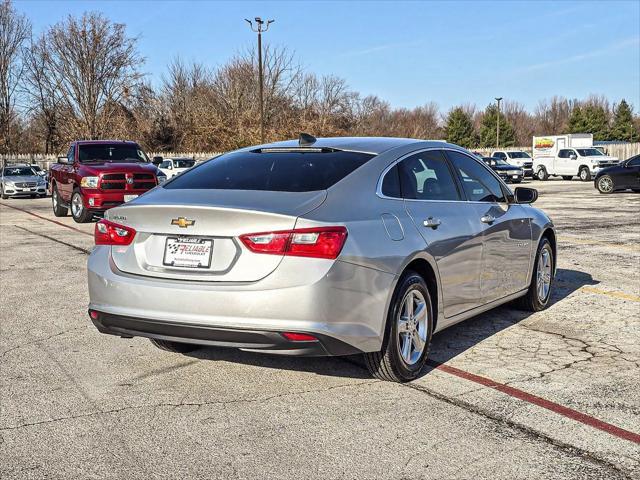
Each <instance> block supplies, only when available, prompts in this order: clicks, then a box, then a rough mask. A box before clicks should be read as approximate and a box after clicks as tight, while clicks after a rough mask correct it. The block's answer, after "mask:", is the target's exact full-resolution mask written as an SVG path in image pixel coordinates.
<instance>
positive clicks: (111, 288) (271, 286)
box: [88, 135, 556, 381]
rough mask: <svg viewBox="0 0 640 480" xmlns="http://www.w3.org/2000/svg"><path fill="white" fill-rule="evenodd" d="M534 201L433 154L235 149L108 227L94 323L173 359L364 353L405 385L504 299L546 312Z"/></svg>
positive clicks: (543, 223)
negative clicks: (238, 353)
mask: <svg viewBox="0 0 640 480" xmlns="http://www.w3.org/2000/svg"><path fill="white" fill-rule="evenodd" d="M536 198H537V193H536V191H535V190H533V189H530V188H516V189H515V192H512V191H511V190H510V189H509V187H507V185H506V184H505V183H503V181H502V180H501V179H500V178H499V177H498V176H497V175H496V174H495V173H494V172H492V171H491V169H490V168H488V167H487V166H486V165H484V164H483V162H482V161H480V160H479V159H477V158H476V157H475V156H474V155H472V154H471V153H469V152H468V151H466V150H464V149H462V148H460V147H457V146H455V145H450V144H447V143H443V142H436V141H420V140H412V139H396V138H324V139H318V140H316V139H314V138H313V137H310V136H307V135H304V136H301V139H300V141H286V142H279V143H274V144H269V145H263V146H258V147H250V148H245V149H242V150H238V151H235V152H231V153H228V154H225V155H222V156H220V157H218V158H216V159H212V160H210V161H207V162H204V163H202V164H200V165H197V166H195V167H194V168H192V169H191V170H189V171H187V172H185V173H183V174H182V175H180V176H177V177H175V178H173V179H171V180H167V182H165V183H164V184H163V185H161V186H158V187H156V188H155V189H153V190H151V191H149V192H148V193H146V194H144V195H142V196H140V197H139V198H137V199H135V200H133V201H131V202H129V203H127V204H125V205H122V206H119V207H116V208H112V209H110V210H108V211H107V212H106V215H105V219H104V220H101V221H100V222H98V223H97V224H96V229H95V239H96V245H97V247H96V248H95V249H94V250H93V252H92V254H91V256H90V258H89V264H88V269H89V294H90V305H89V314H90V316H91V319H92V320H93V322H94V324H95V325H96V327H97V328H98V330H99V331H101V332H103V333H108V334H112V335H119V336H123V337H131V336H143V337H148V338H150V339H151V341H152V342H153V343H154V344H155V345H156V346H158V347H160V348H163V349H165V350H170V351H174V352H188V351H190V350H193V349H195V348H197V346H198V345H211V346H216V347H236V348H240V349H242V350H250V351H256V352H271V353H279V354H284V355H346V354H355V353H362V354H364V357H365V359H366V364H367V366H368V367H369V369H370V370H371V372H372V374H373V375H375V376H376V377H378V378H382V379H387V380H393V381H408V380H411V379H413V378H415V377H416V376H417V375H419V373H420V370H421V368H422V367H423V365H424V363H425V361H426V357H427V352H428V350H429V343H430V341H431V337H432V335H433V333H434V332H437V331H439V330H442V329H444V328H446V327H448V326H451V325H453V324H455V323H458V322H460V321H462V320H465V319H467V318H469V317H472V316H474V315H477V314H479V313H481V312H483V311H485V310H488V309H490V308H493V307H496V306H498V305H501V304H503V303H506V302H510V301H517V303H518V304H519V306H520V307H522V308H525V309H527V310H531V311H537V310H541V309H544V308H546V306H547V305H548V303H549V297H550V295H551V287H552V282H553V277H554V273H555V266H556V261H555V259H556V235H555V232H554V227H553V224H552V222H551V220H549V218H548V217H547V216H546V215H545V214H544V213H543V212H541V211H540V210H537V209H536V208H533V207H532V206H530V205H529V204H530V203H532V202H533V201H535V200H536Z"/></svg>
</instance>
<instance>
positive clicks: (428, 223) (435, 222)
mask: <svg viewBox="0 0 640 480" xmlns="http://www.w3.org/2000/svg"><path fill="white" fill-rule="evenodd" d="M441 223H442V221H441V220H440V219H439V218H433V217H429V218H427V219H426V220H425V221H424V222H422V224H423V225H424V226H425V227H429V228H433V229H434V230H435V229H436V228H438V227H439V226H440V224H441Z"/></svg>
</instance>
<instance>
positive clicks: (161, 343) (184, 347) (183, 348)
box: [149, 338, 200, 353]
mask: <svg viewBox="0 0 640 480" xmlns="http://www.w3.org/2000/svg"><path fill="white" fill-rule="evenodd" d="M149 340H151V343H153V344H154V345H155V346H156V347H158V348H159V349H160V350H166V351H167V352H173V353H189V352H193V351H194V350H197V349H198V348H200V345H194V344H192V343H180V342H172V341H170V340H157V339H155V338H150V339H149Z"/></svg>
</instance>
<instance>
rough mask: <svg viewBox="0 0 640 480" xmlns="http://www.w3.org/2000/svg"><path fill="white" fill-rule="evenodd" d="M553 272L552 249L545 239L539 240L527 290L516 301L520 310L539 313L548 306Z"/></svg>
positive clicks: (553, 259)
mask: <svg viewBox="0 0 640 480" xmlns="http://www.w3.org/2000/svg"><path fill="white" fill-rule="evenodd" d="M554 271H555V258H554V256H553V248H551V243H550V242H549V240H548V239H547V238H546V237H545V238H542V240H540V244H539V245H538V252H537V254H536V260H535V265H534V270H533V275H532V276H531V283H530V284H529V290H527V293H526V295H525V296H524V297H521V298H519V299H518V300H517V301H516V302H517V306H518V307H519V308H520V309H522V310H527V311H529V312H539V311H540V310H544V309H545V308H547V307H548V306H549V299H550V298H551V289H552V287H553V272H554Z"/></svg>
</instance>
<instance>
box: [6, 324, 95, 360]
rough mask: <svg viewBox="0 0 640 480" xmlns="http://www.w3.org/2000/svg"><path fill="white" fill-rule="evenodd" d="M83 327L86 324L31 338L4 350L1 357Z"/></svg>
mask: <svg viewBox="0 0 640 480" xmlns="http://www.w3.org/2000/svg"><path fill="white" fill-rule="evenodd" d="M83 328H86V326H85V325H83V326H81V327H74V328H69V329H67V330H63V331H62V332H58V333H53V334H51V335H49V336H47V337H42V338H36V339H35V340H31V341H30V342H26V343H21V344H19V345H16V346H14V347H11V348H9V349H7V350H5V351H4V352H1V353H0V358H3V357H4V356H5V355H6V354H8V353H11V352H13V351H14V350H18V349H20V348H24V347H28V346H29V345H34V344H36V343H41V342H46V341H47V340H50V339H52V338H55V337H59V336H61V335H64V334H65V333H69V332H73V331H75V330H81V329H83Z"/></svg>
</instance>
